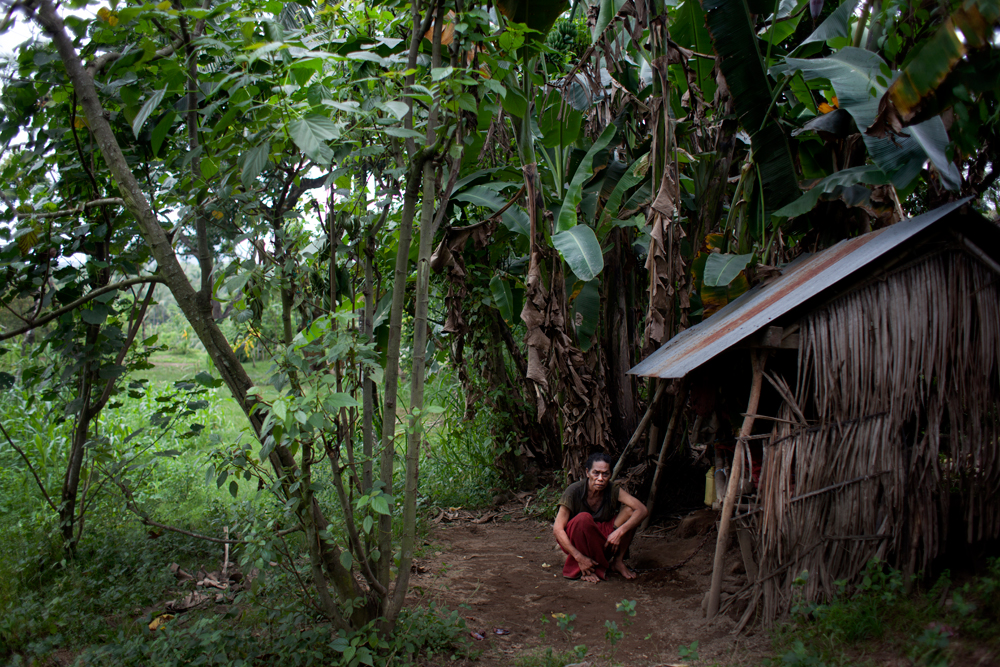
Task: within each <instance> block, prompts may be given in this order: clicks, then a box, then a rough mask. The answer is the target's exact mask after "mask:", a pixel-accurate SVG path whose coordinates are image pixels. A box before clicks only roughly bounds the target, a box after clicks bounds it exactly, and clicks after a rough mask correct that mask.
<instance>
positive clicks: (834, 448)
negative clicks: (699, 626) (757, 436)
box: [747, 250, 1000, 623]
mask: <svg viewBox="0 0 1000 667" xmlns="http://www.w3.org/2000/svg"><path fill="white" fill-rule="evenodd" d="M998 280H1000V277H998V276H997V274H996V273H994V272H992V271H991V270H989V269H988V268H987V267H985V266H983V265H982V264H981V263H979V262H978V261H976V260H974V259H972V258H971V257H969V256H968V255H967V254H965V253H963V252H960V251H957V250H943V251H940V252H938V253H937V254H934V255H932V256H929V257H927V256H925V257H924V258H922V259H921V260H920V261H919V262H917V263H914V264H911V265H909V266H906V267H904V268H901V269H900V270H898V271H896V272H894V273H893V274H891V275H889V276H888V277H887V278H885V279H884V280H880V281H878V282H874V283H872V284H869V285H867V286H865V287H862V288H860V289H857V290H854V291H852V292H850V293H848V294H846V295H844V296H842V297H840V298H839V299H837V300H836V301H834V302H832V303H830V304H829V305H827V306H826V307H824V308H821V309H819V310H816V311H813V312H812V313H810V314H809V315H807V316H806V317H805V318H804V320H802V322H801V337H800V347H799V372H798V381H797V386H796V389H795V392H794V395H793V392H792V391H791V390H790V388H789V387H788V386H787V385H785V384H784V382H783V381H782V380H781V379H780V378H772V381H773V384H774V385H775V387H776V388H777V389H778V391H779V393H780V394H781V395H782V396H783V398H784V403H783V406H782V408H781V410H780V413H779V414H778V418H779V419H780V420H781V421H776V422H775V423H776V426H775V428H774V431H773V434H772V438H771V440H770V445H769V446H767V447H765V454H764V462H763V466H762V470H761V480H760V502H761V512H760V513H759V514H757V515H756V517H755V520H756V522H757V526H756V529H757V547H758V554H759V560H760V573H759V577H758V579H757V582H756V583H755V584H754V586H753V589H752V592H751V598H752V604H751V605H750V609H749V610H748V612H747V615H748V616H749V614H750V613H751V612H753V611H754V610H755V609H757V608H758V603H760V602H762V603H763V604H762V608H760V612H761V618H762V619H763V620H764V622H765V623H770V622H773V621H774V620H775V619H776V618H778V617H780V616H781V615H783V614H784V613H786V612H787V610H788V609H789V606H790V603H791V595H792V589H791V583H792V581H793V579H795V578H796V577H797V576H798V575H799V574H800V573H801V572H802V571H803V570H806V571H808V573H809V575H808V578H807V582H806V584H805V587H804V589H803V590H802V594H803V595H804V596H805V598H806V599H808V600H819V599H823V598H827V597H829V596H831V595H832V594H833V593H834V592H835V590H836V587H835V585H834V582H835V581H837V580H841V579H846V580H848V581H853V580H854V579H855V577H857V576H858V575H859V573H860V572H861V571H862V570H863V569H864V567H865V565H866V563H867V562H868V561H869V560H870V559H872V558H884V559H889V560H890V561H891V562H892V563H893V564H894V565H895V566H896V567H901V568H903V569H904V570H905V571H906V572H908V573H913V572H915V571H918V570H919V569H921V568H923V567H925V566H926V565H927V564H928V562H929V561H930V560H931V559H932V558H934V557H935V556H936V555H937V554H938V553H939V551H940V549H941V546H942V544H943V542H944V540H945V539H946V536H947V530H948V525H947V517H948V515H949V514H948V513H949V503H950V502H952V501H953V500H954V499H956V498H958V499H960V502H961V509H962V514H963V516H964V518H965V531H966V534H965V538H966V539H967V540H968V541H969V542H972V541H975V540H982V539H987V538H993V537H997V536H998V535H1000V441H998V437H1000V414H998V410H1000V373H998V360H1000V287H998ZM807 420H808V421H807Z"/></svg>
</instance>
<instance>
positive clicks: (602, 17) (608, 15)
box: [590, 0, 625, 44]
mask: <svg viewBox="0 0 1000 667" xmlns="http://www.w3.org/2000/svg"><path fill="white" fill-rule="evenodd" d="M600 3H601V8H600V12H599V13H598V14H597V24H596V25H595V26H594V34H593V35H592V36H591V40H590V43H591V44H596V43H597V40H599V39H600V38H601V35H602V34H604V30H605V28H607V27H608V24H609V23H611V19H613V18H614V17H615V16H616V15H617V14H618V12H619V11H620V10H621V8H622V7H623V6H624V5H625V0H600Z"/></svg>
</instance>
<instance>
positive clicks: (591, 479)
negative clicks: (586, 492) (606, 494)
mask: <svg viewBox="0 0 1000 667" xmlns="http://www.w3.org/2000/svg"><path fill="white" fill-rule="evenodd" d="M609 481H611V466H610V465H608V463H607V462H606V461H595V462H594V465H592V466H591V467H590V470H588V471H587V488H588V489H590V490H591V491H603V490H604V488H605V487H606V486H607V485H608V482H609Z"/></svg>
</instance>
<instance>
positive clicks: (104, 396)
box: [93, 283, 156, 412]
mask: <svg viewBox="0 0 1000 667" xmlns="http://www.w3.org/2000/svg"><path fill="white" fill-rule="evenodd" d="M154 289H156V283H150V285H149V289H148V290H146V298H145V299H144V300H143V302H142V306H140V307H139V312H138V313H136V314H135V319H134V320H132V322H130V326H129V329H128V335H127V336H126V337H125V343H124V344H123V345H122V349H121V350H119V351H118V356H117V358H115V365H116V366H121V364H122V362H123V361H125V355H126V354H128V351H129V348H130V347H132V342H133V341H134V340H135V335H136V334H137V333H139V328H140V327H141V326H142V321H143V320H144V319H145V318H146V309H147V308H149V303H150V302H151V301H152V300H153V290H154ZM132 312H133V313H135V306H133V310H132ZM117 383H118V379H117V378H110V379H109V380H108V383H107V384H106V385H104V391H102V392H101V397H100V398H99V399H98V400H97V405H95V406H94V408H93V409H94V410H95V411H96V412H99V411H101V410H103V409H104V406H105V405H107V404H108V400H109V399H110V398H111V391H112V390H113V389H114V387H115V385H116V384H117Z"/></svg>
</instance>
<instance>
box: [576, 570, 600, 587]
mask: <svg viewBox="0 0 1000 667" xmlns="http://www.w3.org/2000/svg"><path fill="white" fill-rule="evenodd" d="M580 578H581V579H583V580H584V581H589V582H590V583H592V584H596V583H597V582H598V581H600V580H601V578H600V577H598V576H597V573H596V572H593V573H591V574H585V575H583V576H582V577H580Z"/></svg>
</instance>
